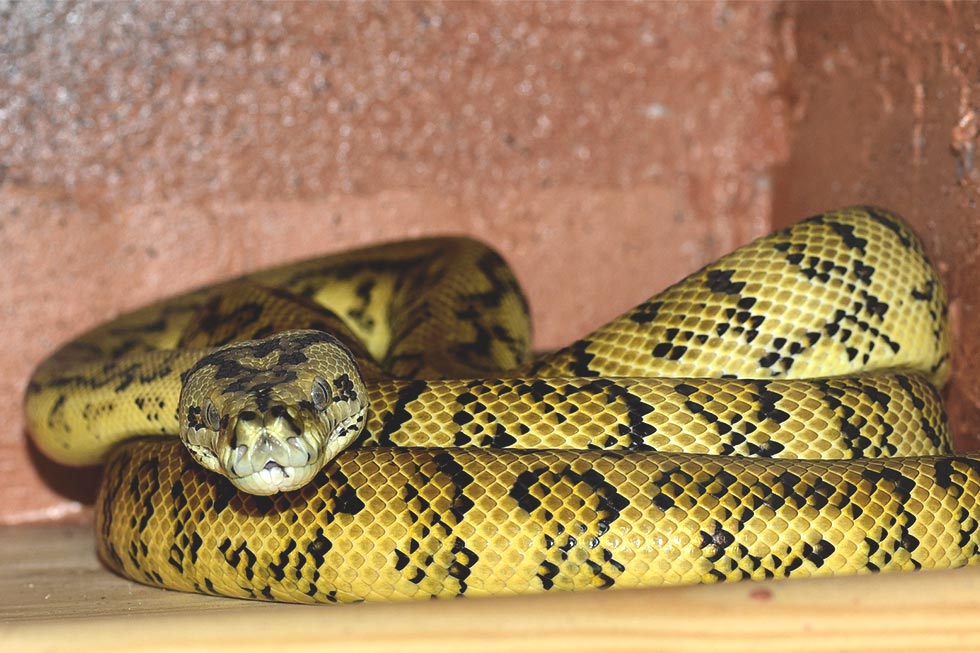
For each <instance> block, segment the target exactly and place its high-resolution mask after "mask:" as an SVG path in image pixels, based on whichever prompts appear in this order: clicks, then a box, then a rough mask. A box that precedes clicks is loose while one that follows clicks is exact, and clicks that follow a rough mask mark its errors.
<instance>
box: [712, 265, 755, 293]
mask: <svg viewBox="0 0 980 653" xmlns="http://www.w3.org/2000/svg"><path fill="white" fill-rule="evenodd" d="M737 272H738V271H737V270H708V271H707V274H706V275H705V282H704V285H705V286H707V287H708V289H709V290H711V291H712V292H717V293H723V294H725V295H737V294H739V293H741V292H742V290H743V289H744V288H745V282H744V281H733V280H732V277H733V276H734V275H735V274H736V273H737Z"/></svg>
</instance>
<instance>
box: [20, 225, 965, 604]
mask: <svg viewBox="0 0 980 653" xmlns="http://www.w3.org/2000/svg"><path fill="white" fill-rule="evenodd" d="M946 308H947V307H946V299H945V296H944V293H943V290H942V287H941V285H940V283H939V281H938V278H937V276H936V273H935V271H934V269H933V268H932V266H931V265H930V264H929V262H928V261H927V259H926V257H925V255H924V253H923V251H922V246H921V244H920V243H919V241H918V240H917V239H916V238H915V237H914V236H913V235H912V233H911V232H910V231H909V230H908V229H907V227H905V226H904V225H903V224H902V223H901V222H900V221H899V220H898V219H897V218H896V217H894V216H893V215H891V214H889V213H887V212H885V211H882V210H880V209H874V208H869V207H860V208H852V209H845V210H841V211H835V212H830V213H826V214H822V215H819V216H815V217H813V218H810V219H808V220H806V221H803V222H801V223H799V224H798V225H796V226H794V227H791V228H789V229H787V230H784V231H781V232H777V233H775V234H773V235H771V236H769V237H767V238H764V239H761V240H758V241H756V242H755V243H752V244H750V245H748V246H746V247H743V248H741V249H739V250H737V251H736V252H734V253H733V254H731V255H729V256H727V257H724V258H722V259H721V260H719V261H718V262H716V263H714V264H711V265H709V266H707V267H706V268H704V269H703V270H701V271H699V272H697V273H695V274H692V275H691V276H689V277H687V278H686V279H684V280H683V281H681V282H680V283H678V284H676V285H674V286H672V287H670V288H668V289H667V290H666V291H664V292H663V293H661V294H660V295H658V296H656V297H654V298H652V299H650V300H649V301H647V302H644V303H643V304H641V305H639V306H637V307H635V308H634V309H632V310H630V311H629V312H627V313H626V314H625V315H623V316H622V317H620V318H618V319H617V320H614V321H613V322H611V323H610V324H608V325H606V326H604V327H602V328H600V329H599V330H597V331H596V332H594V333H592V334H590V335H589V336H587V337H586V338H583V339H582V340H579V341H577V342H575V343H573V344H572V345H570V346H569V347H567V348H565V349H562V350H560V351H558V352H555V353H553V354H550V355H546V356H543V357H541V358H539V359H537V360H532V359H531V357H530V356H529V354H528V345H529V324H528V317H527V311H526V306H525V304H524V300H523V298H522V295H521V292H520V290H519V288H518V286H517V284H516V281H515V280H514V278H513V276H512V274H511V273H510V271H509V270H508V269H507V267H506V266H505V265H504V264H503V262H502V260H501V259H500V257H499V256H497V255H496V254H495V253H494V252H493V251H492V250H490V249H488V248H486V247H485V246H483V245H481V244H479V243H476V242H474V241H470V240H465V239H434V240H425V241H413V242H407V243H397V244H392V245H385V246H380V247H375V248H371V249H367V250H362V251H359V252H352V253H349V254H341V255H337V256H332V257H328V258H324V259H318V260H314V261H307V262H303V263H299V264H294V265H291V266H287V267H283V268H279V269H275V270H269V271H265V272H261V273H257V274H254V275H251V276H249V277H246V278H244V279H240V280H236V281H234V282H229V283H225V284H221V285H218V286H214V287H211V288H208V289H203V290H200V291H196V292H193V293H189V294H187V295H183V296H180V297H177V298H174V299H171V300H167V301H165V302H162V303H160V304H157V305H154V306H151V307H148V308H146V309H142V310H140V311H136V312H134V313H131V314H128V315H125V316H123V317H120V318H118V319H117V320H115V321H113V322H111V323H109V324H107V325H105V326H102V327H99V328H97V329H95V330H94V331H92V332H90V333H88V334H85V335H83V336H82V337H80V338H78V339H77V340H75V341H73V342H72V343H69V344H68V345H66V346H65V347H63V348H62V349H61V350H59V351H58V352H56V353H55V354H53V355H52V357H51V358H49V359H48V360H47V361H45V362H44V363H43V364H42V365H41V366H40V367H39V368H38V370H37V371H36V372H35V375H34V377H33V378H32V380H31V383H30V386H29V388H28V392H27V398H26V411H27V415H28V420H29V426H30V430H31V432H32V433H33V436H34V438H35V439H36V442H37V444H38V446H39V447H40V448H41V449H42V450H43V451H44V452H46V453H47V454H48V455H49V456H51V457H53V458H55V459H57V460H60V461H62V462H67V463H75V464H90V463H94V462H97V461H101V460H104V459H105V460H107V462H106V469H105V479H104V481H103V486H102V489H101V491H100V496H99V499H98V503H97V506H96V514H97V529H98V533H99V552H100V555H101V557H102V559H103V560H104V561H105V562H106V563H107V564H108V565H109V566H110V567H111V568H113V569H114V570H116V571H118V572H119V573H121V574H123V575H125V576H128V577H130V578H132V579H134V580H137V581H139V582H143V583H149V584H153V585H160V586H164V587H169V588H173V589H179V590H187V591H197V592H205V593H211V594H222V595H227V596H234V597H243V598H257V599H268V600H277V601H294V602H334V601H356V600H375V599H400V598H415V597H444V596H458V595H487V594H511V593H525V592H539V591H545V590H559V589H561V590H567V589H586V588H607V587H637V586H650V585H659V584H681V583H697V582H708V581H717V580H730V579H744V578H756V579H758V578H768V577H807V576H821V575H833V574H843V573H863V572H875V571H888V570H911V569H919V568H932V567H955V566H962V565H965V564H971V563H975V562H977V561H978V559H980V556H978V547H980V533H978V528H977V525H978V522H977V519H978V516H980V511H978V509H977V507H976V498H977V496H978V495H980V459H977V458H974V457H970V456H955V455H952V454H950V453H949V448H948V447H949V442H948V440H949V433H948V427H947V425H946V419H945V415H944V411H943V407H942V404H941V401H940V398H939V396H938V391H937V389H936V388H938V387H940V386H941V384H942V383H943V382H944V381H945V379H946V377H947V374H948V364H949V329H948V324H947V320H946ZM326 331H329V332H331V333H332V334H333V335H327V334H326V333H325V332H326ZM340 343H343V344H340ZM351 352H352V353H351ZM182 381H183V384H182ZM181 387H183V395H181ZM368 400H369V401H368ZM362 429H363V431H362ZM178 433H180V435H181V439H182V440H184V443H185V444H186V447H185V446H183V445H182V444H181V443H180V442H179V441H178V439H177V438H175V437H172V436H174V435H176V434H178ZM160 435H163V436H171V437H167V438H160V437H137V436H160ZM351 443H353V446H350V448H347V447H348V445H350V444H351ZM803 459H815V460H803ZM198 463H201V464H198ZM204 467H207V468H209V469H210V470H216V471H217V472H219V473H214V472H213V471H208V470H206V469H204ZM306 481H309V482H306ZM236 486H237V488H236ZM298 486H301V487H298ZM239 488H240V489H239Z"/></svg>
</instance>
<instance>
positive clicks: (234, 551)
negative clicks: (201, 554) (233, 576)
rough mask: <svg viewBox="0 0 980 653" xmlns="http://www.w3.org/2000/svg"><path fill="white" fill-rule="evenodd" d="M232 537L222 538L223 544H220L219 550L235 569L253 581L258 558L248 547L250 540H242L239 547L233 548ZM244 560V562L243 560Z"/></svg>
mask: <svg viewBox="0 0 980 653" xmlns="http://www.w3.org/2000/svg"><path fill="white" fill-rule="evenodd" d="M232 546H233V545H232V541H231V538H227V537H226V538H225V539H224V540H222V542H221V544H219V545H218V551H220V552H221V554H222V556H223V557H224V559H225V562H227V563H228V565H229V566H230V567H232V568H233V569H236V570H239V571H241V572H242V573H243V574H244V575H245V578H246V580H249V581H251V580H252V579H253V578H254V577H255V563H256V561H257V560H258V558H256V556H255V554H254V553H253V552H252V550H251V549H249V548H248V542H247V541H244V540H243V541H242V542H241V544H239V545H238V546H237V547H235V548H232ZM243 561H244V564H242V562H243Z"/></svg>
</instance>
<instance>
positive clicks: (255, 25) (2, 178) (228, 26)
mask: <svg viewBox="0 0 980 653" xmlns="http://www.w3.org/2000/svg"><path fill="white" fill-rule="evenodd" d="M784 23H785V19H784V17H783V16H782V12H781V6H780V5H777V4H726V3H717V4H707V3H705V4H676V5H674V4H653V3H650V4H620V3H615V4H600V3H594V4H577V3H568V4H565V3H553V4H537V3H500V4H490V3H486V4H483V3H481V4H466V3H449V4H439V3H425V4H408V3H393V4H390V5H389V4H374V3H370V4H306V3H295V4H294V3H288V4H287V3H283V4H260V3H235V4H233V5H232V4H228V5H225V4H221V3H205V2H201V3H155V2H118V3H101V4H90V3H60V2H54V3H50V4H49V3H44V4H42V3H26V2H25V3H17V4H15V3H4V2H0V252H2V254H0V256H2V260H3V261H4V274H3V275H2V277H0V307H2V308H0V311H2V320H3V326H4V329H3V330H4V343H5V344H6V346H5V347H4V348H3V349H2V351H0V356H2V357H3V360H2V364H3V366H4V368H5V369H6V370H7V374H6V375H4V376H3V377H2V379H0V413H2V414H3V415H4V416H5V417H6V419H5V420H4V421H3V422H2V426H0V454H2V455H0V496H2V497H3V498H4V501H3V503H2V506H3V507H2V508H0V522H2V521H6V522H17V521H26V520H34V519H43V518H50V517H58V516H67V515H78V514H84V508H83V507H81V506H80V504H78V503H77V502H75V501H73V500H72V499H73V498H77V497H78V496H82V495H84V494H85V491H84V489H80V488H79V487H78V486H77V483H76V482H75V481H73V480H69V476H70V475H71V476H73V475H74V472H73V471H71V470H65V469H61V468H57V467H54V466H52V465H50V464H48V463H45V462H44V461H43V460H41V459H40V458H39V457H38V456H37V455H36V454H34V453H33V452H31V451H30V450H29V449H28V447H27V445H26V444H25V435H24V432H23V420H22V415H21V408H20V401H21V399H20V397H21V394H22V392H23V388H24V386H25V384H26V381H27V378H28V375H29V372H30V370H31V368H32V367H33V366H34V365H35V364H36V363H37V362H38V361H39V360H40V359H41V358H42V357H43V356H44V354H45V353H46V352H48V351H50V350H51V349H52V348H53V347H55V346H56V345H57V344H59V343H60V342H62V341H64V340H66V339H68V338H70V337H71V336H72V335H74V334H76V333H78V332H80V331H81V330H83V329H85V328H88V327H90V326H92V325H94V324H97V323H98V322H100V321H103V320H105V319H107V318H110V317H112V316H113V315H115V314H116V313H118V312H120V311H122V310H125V309H128V308H133V307H135V306H138V305H140V304H142V303H145V302H146V301H148V300H151V299H154V298H157V297H161V296H164V295H167V294H170V293H173V292H176V291H179V290H183V289H186V288H189V287H192V286H195V285H199V284H202V283H206V282H209V281H212V280H215V279H218V278H221V277H226V276H229V275H234V274H238V273H241V272H244V271H246V270H251V269H255V268H259V267H262V266H267V265H269V264H272V263H277V262H282V261H285V260H289V259H294V258H299V257H303V256H308V255H313V254H319V253H324V252H330V251H336V250H339V249H343V248H347V247H350V246H353V245H358V244H363V243H368V242H375V241H380V240H388V239H392V238H398V237H404V236H411V235H420V234H430V233H447V232H448V233H466V234H471V235H475V236H478V237H480V238H483V239H485V240H487V241H489V242H490V243H492V244H493V245H495V246H496V247H498V248H499V249H500V250H501V251H502V252H503V253H504V255H505V256H506V257H507V258H508V259H509V260H510V261H511V262H512V264H513V265H514V267H515V268H516V270H517V273H518V275H519V277H520V278H521V280H522V282H523V283H524V285H525V287H526V289H527V293H528V295H529V298H530V301H531V304H532V307H533V311H534V319H535V322H536V324H537V336H536V344H537V345H538V346H539V347H542V348H547V347H554V346H557V345H560V344H562V343H564V342H566V341H569V340H571V339H574V338H575V337H577V336H578V335H582V334H584V333H585V332H586V331H587V330H588V329H590V328H592V327H595V326H598V325H599V324H601V323H602V322H604V321H606V320H608V319H610V318H612V317H614V316H615V315H616V314H617V313H619V312H620V311H622V310H624V309H625V308H627V307H628V306H630V305H632V304H634V303H636V302H638V301H640V300H642V299H644V298H645V297H647V296H648V295H650V294H652V293H653V292H655V291H657V290H659V289H660V288H662V287H663V286H664V285H666V284H667V283H670V282H671V281H674V280H676V279H677V278H679V277H680V276H681V275H683V274H684V273H686V272H689V271H692V270H694V269H695V268H697V267H699V266H700V265H702V264H703V263H705V262H706V261H708V260H710V259H711V258H714V257H715V256H717V255H719V254H721V253H724V252H725V251H727V250H730V249H732V248H733V247H734V246H736V245H738V244H740V243H742V242H745V241H747V240H749V239H750V238H752V237H754V236H756V235H759V234H761V233H763V232H764V231H766V230H767V229H768V228H769V224H770V217H769V216H770V213H771V211H770V208H771V207H770V201H771V197H772V192H771V172H772V170H773V167H774V166H775V165H776V164H778V163H780V162H782V161H784V160H785V159H786V158H787V157H788V156H789V151H788V148H787V144H788V137H789V134H788V128H787V124H788V123H787V115H786V111H785V106H786V103H785V101H784V98H783V93H782V80H781V78H780V75H781V74H784V73H785V72H786V71H785V67H784V66H783V63H782V62H783V61H785V59H786V55H785V53H784V52H783V50H784V49H785V48H786V47H788V46H791V45H792V41H793V39H794V35H793V34H792V33H791V32H789V33H787V31H786V29H787V28H786V24H784ZM88 478H89V479H91V478H92V476H91V475H89V477H88Z"/></svg>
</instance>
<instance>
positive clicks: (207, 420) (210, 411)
mask: <svg viewBox="0 0 980 653" xmlns="http://www.w3.org/2000/svg"><path fill="white" fill-rule="evenodd" d="M220 424H221V415H219V414H218V409H217V408H216V407H215V405H214V403H213V402H212V401H211V400H210V399H208V401H207V403H205V404H204V425H205V426H206V427H208V428H209V429H211V430H212V431H217V430H218V426H220Z"/></svg>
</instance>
